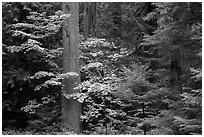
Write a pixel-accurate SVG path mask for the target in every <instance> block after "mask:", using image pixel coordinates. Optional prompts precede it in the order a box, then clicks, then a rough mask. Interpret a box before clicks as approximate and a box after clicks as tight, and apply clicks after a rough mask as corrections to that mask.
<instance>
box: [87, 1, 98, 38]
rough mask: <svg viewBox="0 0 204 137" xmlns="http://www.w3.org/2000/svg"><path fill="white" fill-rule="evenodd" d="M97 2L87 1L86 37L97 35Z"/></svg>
mask: <svg viewBox="0 0 204 137" xmlns="http://www.w3.org/2000/svg"><path fill="white" fill-rule="evenodd" d="M95 29H96V2H87V3H86V5H85V15H84V34H85V38H86V37H88V36H89V35H91V36H96V30H95Z"/></svg>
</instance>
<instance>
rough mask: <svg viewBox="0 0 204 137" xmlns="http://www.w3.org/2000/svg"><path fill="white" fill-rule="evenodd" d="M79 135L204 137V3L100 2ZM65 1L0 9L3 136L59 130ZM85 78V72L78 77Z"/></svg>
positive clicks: (85, 68)
mask: <svg viewBox="0 0 204 137" xmlns="http://www.w3.org/2000/svg"><path fill="white" fill-rule="evenodd" d="M84 6H85V3H80V7H79V19H80V35H79V38H80V45H79V46H80V77H81V84H80V85H79V86H78V87H76V88H77V89H79V90H80V92H79V93H76V94H72V95H64V96H66V97H67V98H74V99H77V100H78V101H79V102H80V103H81V104H82V114H81V117H80V119H81V122H82V125H81V126H82V127H81V129H82V132H81V134H136V135H141V134H142V135H143V134H148V135H151V134H153V135H194V134H202V63H201V62H202V52H201V51H202V10H201V7H202V4H201V3H190V2H186V3H145V2H144V3H143V2H141V3H125V2H124V3H106V2H101V3H97V9H96V10H97V15H96V16H97V17H96V18H97V20H96V28H95V29H96V30H95V31H96V37H88V38H85V37H84V32H83V25H84V24H83V16H84V13H85V12H84V9H85V7H84ZM64 18H67V15H66V14H63V12H62V11H61V3H47V2H43V3H37V2H32V3H26V2H16V3H2V97H3V98H2V116H3V118H2V120H3V121H2V123H3V126H2V127H3V134H74V133H64V132H62V131H61V129H60V128H61V96H62V93H61V88H62V86H63V84H62V80H63V79H64V78H65V77H70V76H75V74H72V73H67V74H66V75H65V74H62V50H63V48H62V21H63V19H64ZM76 75H77V74H76Z"/></svg>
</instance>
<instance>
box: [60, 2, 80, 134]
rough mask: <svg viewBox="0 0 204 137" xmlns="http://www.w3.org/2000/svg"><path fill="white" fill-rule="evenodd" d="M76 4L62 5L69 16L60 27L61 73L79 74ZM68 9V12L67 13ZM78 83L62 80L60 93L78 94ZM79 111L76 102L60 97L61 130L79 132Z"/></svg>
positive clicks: (76, 78)
mask: <svg viewBox="0 0 204 137" xmlns="http://www.w3.org/2000/svg"><path fill="white" fill-rule="evenodd" d="M78 8H79V6H78V3H77V2H71V3H62V10H63V12H64V13H65V14H68V13H69V14H70V18H69V19H65V20H64V22H63V26H62V43H63V47H64V50H63V73H67V72H76V73H79V15H78ZM69 9H70V11H69ZM79 83H80V78H79V77H71V78H66V79H64V80H63V84H64V87H63V89H62V92H64V93H66V94H72V93H76V92H78V91H77V90H74V87H76V86H77V85H78V84H79ZM80 111H81V105H80V103H79V102H78V101H77V100H74V99H67V98H65V97H64V96H62V128H63V129H64V130H65V131H74V132H76V133H79V132H80V119H79V117H80Z"/></svg>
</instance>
